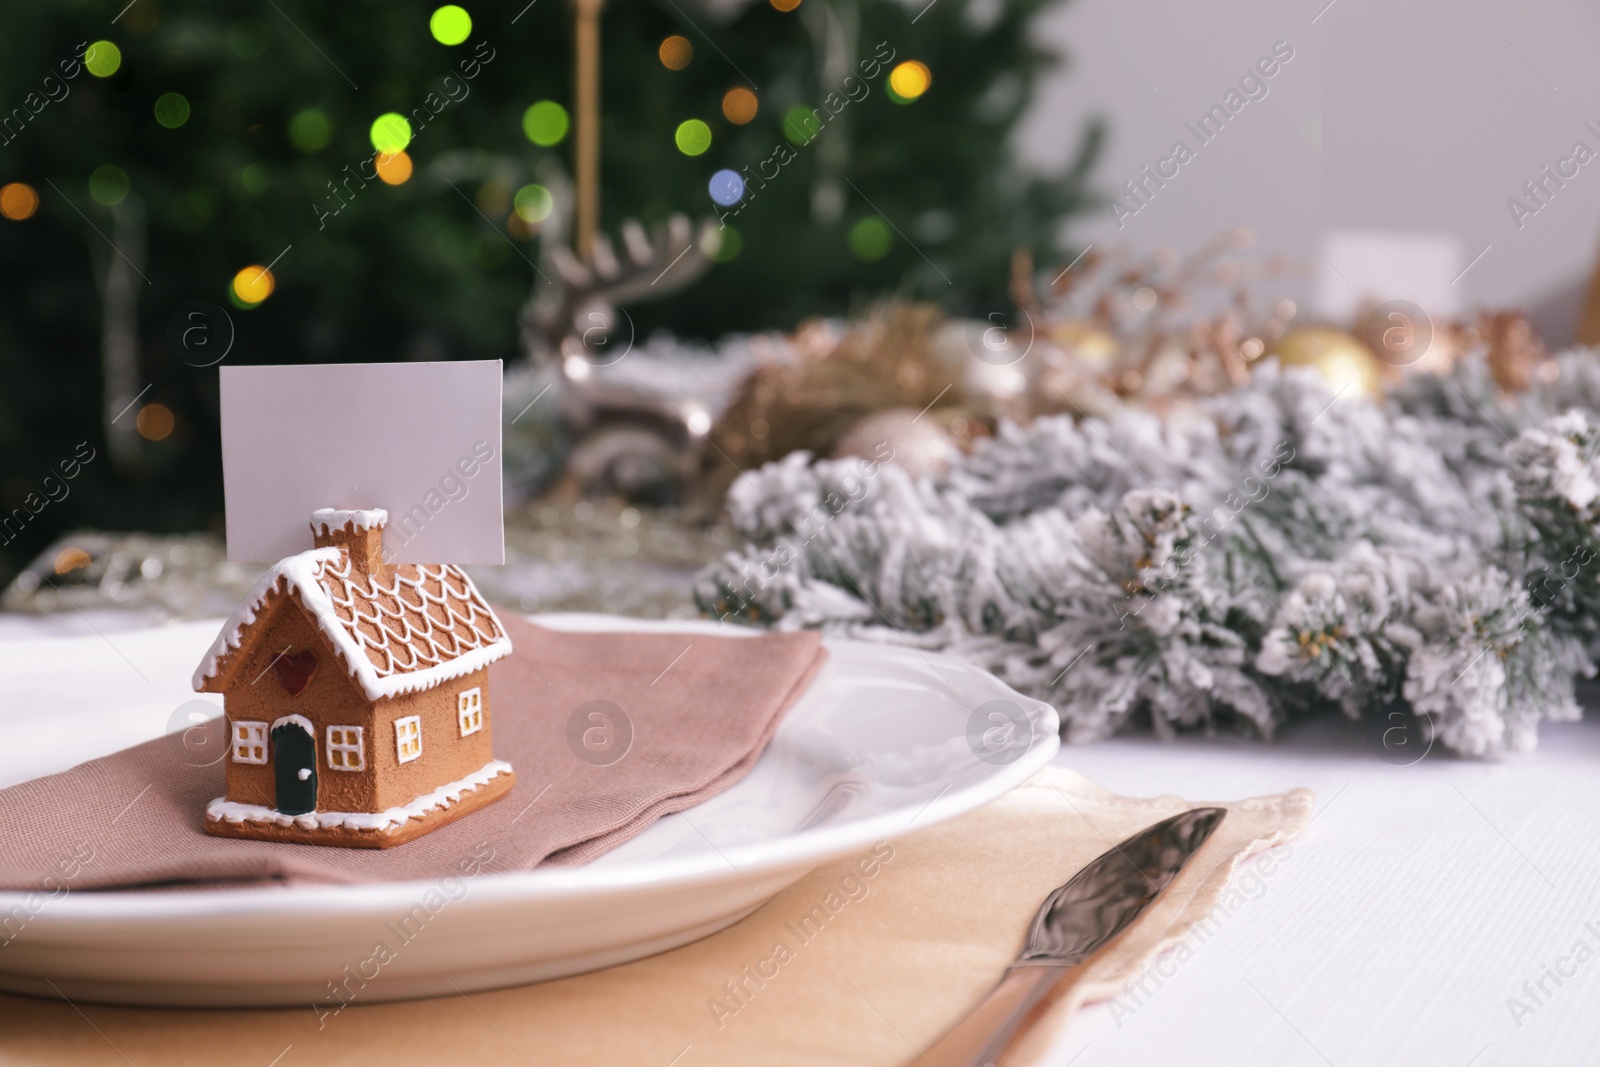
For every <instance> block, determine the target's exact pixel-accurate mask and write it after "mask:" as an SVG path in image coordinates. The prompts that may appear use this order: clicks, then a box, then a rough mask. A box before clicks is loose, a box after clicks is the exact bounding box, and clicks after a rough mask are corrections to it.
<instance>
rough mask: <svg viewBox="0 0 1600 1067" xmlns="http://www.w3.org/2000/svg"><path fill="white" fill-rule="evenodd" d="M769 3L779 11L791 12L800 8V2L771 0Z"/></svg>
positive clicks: (798, 0)
mask: <svg viewBox="0 0 1600 1067" xmlns="http://www.w3.org/2000/svg"><path fill="white" fill-rule="evenodd" d="M771 2H772V6H773V7H775V8H777V9H778V10H779V11H793V10H794V9H795V8H797V7H799V6H800V0H771Z"/></svg>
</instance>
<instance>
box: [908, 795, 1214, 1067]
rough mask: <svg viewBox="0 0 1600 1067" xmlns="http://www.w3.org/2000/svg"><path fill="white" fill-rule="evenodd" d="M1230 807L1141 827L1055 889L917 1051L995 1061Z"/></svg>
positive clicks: (967, 1064) (933, 1059)
mask: <svg viewBox="0 0 1600 1067" xmlns="http://www.w3.org/2000/svg"><path fill="white" fill-rule="evenodd" d="M1227 814H1228V812H1227V809H1225V808H1194V809H1192V810H1190V811H1186V812H1183V813H1182V814H1180V815H1174V816H1173V817H1172V818H1170V819H1163V820H1162V821H1161V822H1158V823H1156V824H1155V825H1154V826H1151V827H1148V828H1146V829H1144V830H1141V831H1140V832H1139V833H1137V834H1134V835H1133V836H1132V837H1130V838H1128V839H1127V840H1126V841H1123V842H1122V843H1121V844H1118V845H1113V846H1112V848H1111V849H1110V851H1108V852H1106V853H1104V854H1103V855H1101V856H1099V857H1098V858H1097V859H1095V860H1094V861H1093V862H1091V863H1090V864H1089V865H1088V866H1087V867H1085V868H1083V870H1081V871H1079V872H1078V873H1077V874H1075V875H1073V876H1072V877H1071V878H1070V879H1069V880H1068V881H1067V882H1066V884H1065V885H1062V886H1060V887H1059V888H1057V889H1056V890H1054V891H1053V892H1052V893H1051V894H1050V895H1049V896H1048V897H1046V898H1045V900H1044V903H1043V904H1041V905H1039V910H1038V912H1037V913H1036V914H1035V915H1034V917H1033V922H1031V923H1030V924H1029V925H1028V933H1027V936H1026V937H1025V938H1024V939H1023V943H1022V951H1021V952H1019V953H1018V954H1017V958H1016V960H1015V961H1013V962H1012V964H1011V966H1009V967H1007V968H1006V971H1005V974H1004V975H1003V976H1002V977H1001V979H1000V981H999V982H998V983H996V984H995V987H994V989H992V990H991V991H990V992H989V994H988V995H987V996H986V997H984V998H983V1000H982V1001H981V1002H979V1004H978V1006H977V1007H975V1008H973V1009H972V1010H971V1011H970V1012H968V1013H967V1015H966V1016H965V1017H964V1018H962V1020H961V1021H960V1022H958V1023H957V1024H956V1025H955V1026H953V1027H951V1028H950V1029H949V1030H948V1031H946V1032H945V1034H944V1035H943V1036H942V1037H940V1038H939V1040H937V1041H935V1042H934V1043H933V1045H932V1046H931V1047H929V1048H928V1049H926V1050H925V1051H923V1052H921V1053H918V1055H917V1056H916V1057H915V1058H913V1059H912V1060H910V1061H908V1064H907V1067H910V1065H911V1064H919V1065H923V1067H928V1065H931V1067H994V1065H995V1064H998V1063H999V1062H1000V1060H1001V1058H1002V1057H1003V1056H1004V1055H1005V1053H1006V1051H1007V1050H1008V1049H1009V1048H1010V1047H1011V1045H1012V1042H1013V1041H1014V1040H1015V1038H1016V1037H1017V1036H1018V1035H1019V1034H1020V1033H1021V1032H1022V1031H1023V1029H1024V1024H1025V1023H1027V1022H1028V1021H1029V1020H1030V1019H1031V1018H1032V1017H1033V1015H1034V1014H1035V1013H1036V1011H1037V1010H1038V1009H1039V1008H1040V1007H1042V1005H1043V1004H1044V1003H1045V1002H1046V1001H1047V1000H1048V999H1049V997H1050V994H1051V993H1052V992H1054V991H1056V990H1058V989H1061V988H1064V987H1065V985H1066V984H1067V982H1068V980H1069V978H1070V977H1071V976H1072V975H1073V974H1074V972H1079V971H1081V970H1082V969H1083V968H1084V966H1085V965H1086V964H1087V963H1089V961H1090V960H1091V959H1093V957H1094V956H1095V954H1096V953H1097V952H1099V951H1100V950H1101V949H1103V948H1105V947H1106V946H1107V945H1108V944H1110V943H1111V941H1113V940H1114V939H1115V938H1116V936H1117V935H1118V934H1120V933H1121V932H1122V931H1123V930H1126V929H1127V928H1128V926H1129V925H1130V924H1132V922H1133V921H1134V920H1135V919H1137V918H1138V917H1139V916H1140V915H1141V914H1143V913H1144V910H1145V909H1146V908H1148V907H1149V906H1150V905H1151V903H1153V902H1154V901H1155V899H1156V897H1157V896H1159V895H1160V893H1161V891H1162V890H1163V889H1165V888H1166V887H1167V886H1168V885H1169V884H1171V882H1172V880H1173V879H1174V878H1176V877H1177V876H1178V872H1179V871H1181V870H1183V868H1184V866H1185V865H1186V864H1187V863H1188V862H1189V860H1190V859H1191V858H1192V857H1193V856H1194V854H1195V853H1196V852H1198V851H1200V847H1201V846H1202V845H1204V844H1205V843H1206V841H1207V839H1208V838H1210V837H1211V834H1212V832H1213V831H1215V830H1216V828H1217V826H1218V825H1220V824H1221V822H1222V820H1223V818H1225V817H1226V816H1227Z"/></svg>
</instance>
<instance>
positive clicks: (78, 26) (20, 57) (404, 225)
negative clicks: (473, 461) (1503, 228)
mask: <svg viewBox="0 0 1600 1067" xmlns="http://www.w3.org/2000/svg"><path fill="white" fill-rule="evenodd" d="M1048 2H1049V0H1025V2H1017V3H1003V4H1002V3H998V2H994V0H940V2H938V3H936V4H932V5H929V6H927V7H926V8H922V9H920V10H917V9H913V8H910V7H907V6H905V5H902V4H899V3H894V2H890V0H803V2H801V3H799V4H798V5H794V4H791V3H789V0H780V2H779V3H778V4H776V5H774V4H769V3H757V2H749V3H745V4H739V5H733V6H731V7H730V6H729V5H728V4H726V3H717V4H714V5H709V6H702V5H700V4H692V3H689V2H687V0H681V2H678V3H673V2H662V3H642V2H636V0H613V2H612V3H611V4H610V5H609V6H608V7H607V9H606V11H605V13H604V16H603V21H602V63H601V76H602V84H601V103H602V109H601V115H602V118H601V127H600V142H601V171H600V205H601V216H600V225H601V228H602V229H603V230H605V231H607V232H616V230H617V229H618V227H619V226H620V224H621V222H622V221H623V220H624V219H627V218H638V219H640V220H642V221H644V222H645V223H646V224H651V223H655V222H658V221H660V220H662V219H664V218H666V217H667V216H669V215H671V214H674V213H687V214H689V215H691V216H694V217H705V218H708V219H714V218H715V217H716V216H717V215H718V214H721V215H723V216H726V224H725V227H726V228H724V229H722V230H721V231H720V232H719V238H720V240H718V241H716V242H715V248H716V251H715V253H714V258H715V259H717V260H718V262H717V263H716V264H715V265H714V266H713V268H712V269H711V270H710V271H709V272H708V273H707V274H706V276H705V277H704V278H703V279H701V280H700V281H699V282H698V283H697V284H696V285H694V286H693V287H692V288H690V289H688V290H686V291H683V292H681V293H679V294H677V295H675V296H674V297H673V299H671V300H670V301H661V302H657V303H656V304H654V305H640V306H639V307H637V308H636V309H634V318H635V322H636V324H637V327H638V329H639V331H640V334H641V336H642V335H645V334H647V333H648V332H649V331H651V330H654V329H657V328H665V329H669V330H672V331H675V332H678V333H680V334H682V335H685V336H691V337H692V336H714V335H716V334H720V333H723V332H725V331H730V330H741V329H754V328H773V327H778V328H782V327H786V326H789V325H792V324H793V323H795V322H796V321H798V320H799V319H800V318H802V317H805V316H809V315H817V314H838V313H844V312H847V311H849V310H850V309H851V308H852V306H854V305H855V304H856V303H857V302H858V301H860V300H862V299H864V298H866V297H870V296H874V295H877V294H881V293H885V292H899V293H908V294H912V295H916V296H919V297H925V298H930V299H936V300H939V301H941V302H943V303H945V304H946V305H947V306H948V307H950V308H951V309H952V310H955V311H962V310H988V309H992V308H994V307H996V306H1004V303H1005V299H1006V298H1005V292H1006V290H1005V286H1006V282H1007V275H1008V262H1009V259H1010V256H1011V255H1012V252H1013V250H1014V249H1015V248H1017V247H1027V248H1029V249H1031V250H1032V251H1033V252H1034V254H1035V255H1036V256H1038V257H1039V258H1041V259H1045V258H1049V257H1050V256H1052V255H1053V254H1055V253H1056V252H1057V248H1056V242H1057V240H1058V239H1059V232H1060V230H1061V225H1062V222H1063V220H1064V219H1065V218H1067V217H1068V216H1069V215H1070V214H1071V213H1072V212H1073V211H1075V210H1077V209H1078V208H1080V207H1082V206H1083V205H1084V202H1085V198H1086V196H1087V194H1086V192H1085V186H1084V172H1085V170H1086V168H1087V166H1088V164H1089V162H1090V160H1091V159H1092V157H1093V155H1094V149H1095V146H1096V143H1097V133H1096V131H1093V130H1091V131H1089V132H1088V133H1086V134H1085V136H1084V139H1083V143H1082V148H1081V151H1080V153H1079V156H1078V162H1077V163H1076V164H1074V165H1073V167H1072V168H1070V169H1069V170H1068V171H1067V172H1065V173H1063V174H1059V175H1052V176H1045V177H1040V176H1032V177H1030V176H1027V175H1025V174H1024V172H1023V170H1022V168H1021V167H1020V166H1019V164H1018V163H1017V161H1016V158H1015V155H1014V152H1013V149H1012V147H1011V145H1010V138H1011V133H1012V130H1013V127H1014V126H1015V124H1016V121H1017V119H1018V117H1019V116H1020V114H1021V113H1022V111H1023V110H1024V109H1025V107H1026V106H1027V104H1028V102H1029V100H1030V98H1031V96H1032V93H1033V88H1034V84H1035V81H1036V79H1037V77H1038V76H1039V74H1040V73H1041V72H1042V71H1044V70H1045V69H1046V68H1047V67H1048V66H1049V65H1050V63H1052V62H1053V57H1051V56H1050V55H1048V54H1046V53H1045V52H1044V51H1042V50H1041V49H1040V48H1039V47H1038V46H1037V45H1036V44H1035V43H1034V42H1033V40H1032V37H1031V27H1032V25H1033V23H1034V21H1035V19H1036V17H1037V16H1038V14H1039V13H1040V11H1041V10H1043V9H1044V7H1046V6H1047V4H1048ZM463 7H464V9H465V10H463V9H462V7H455V6H453V5H452V6H446V7H439V6H437V5H435V4H419V3H413V2H409V0H398V2H395V3H389V4H363V5H310V4H298V3H296V4H291V3H282V4H278V5H268V6H266V7H262V6H261V5H259V4H255V3H245V2H243V0H206V2H200V0H134V2H133V3H130V4H128V5H127V6H126V7H125V8H121V10H117V9H115V6H107V5H102V4H91V3H88V2H87V0H62V2H60V3H53V4H48V5H42V4H41V5H16V6H13V7H12V8H10V9H8V10H7V11H6V13H5V14H4V15H3V16H0V19H3V21H4V27H5V32H4V33H3V34H0V109H4V110H0V186H4V187H6V188H7V190H8V192H7V194H6V195H5V198H4V205H3V206H4V207H5V211H4V214H5V216H6V217H5V218H0V277H4V278H5V284H4V286H3V288H0V360H3V361H4V365H5V377H6V381H7V383H8V385H9V386H10V388H8V389H6V390H4V391H3V392H0V455H3V456H4V458H5V461H6V462H5V464H4V471H5V473H4V476H3V478H0V515H13V513H14V512H15V511H16V509H18V508H21V509H23V511H24V513H25V514H24V515H22V516H20V517H19V518H18V519H17V521H15V522H13V524H12V526H13V528H8V530H7V532H6V533H5V535H4V537H3V541H4V543H3V544H0V562H3V563H4V566H3V567H0V573H3V571H4V570H5V569H7V568H10V567H15V566H16V565H17V564H18V563H19V562H20V561H21V560H22V559H24V558H26V557H27V555H29V554H31V552H33V551H36V550H37V549H38V547H40V546H41V545H42V544H44V543H46V541H47V540H48V539H49V538H50V537H51V536H53V535H54V534H55V533H58V532H59V531H60V530H62V529H64V528H66V527H68V526H71V525H79V524H93V525H100V526H121V527H137V528H151V529H187V528H196V527H202V526H205V525H206V524H207V523H214V522H215V520H216V517H217V512H218V510H219V508H220V477H219V470H218V454H219V448H218V445H217V423H216V371H215V370H214V369H212V366H211V364H213V361H214V360H215V359H216V358H218V357H220V356H221V355H222V353H223V352H224V351H226V360H227V361H228V362H234V363H238V362H246V363H248V362H273V363H281V362H296V361H309V362H330V361H377V360H408V359H450V358H503V359H506V360H508V361H509V360H514V359H516V358H517V357H518V354H519V346H518V315H519V310H520V309H521V307H522V305H523V304H524V303H525V301H526V300H527V299H528V297H529V294H530V292H531V291H533V290H534V289H535V288H536V287H537V286H539V285H541V284H545V282H544V280H543V279H541V278H540V276H539V275H538V273H537V266H536V265H537V264H538V263H539V262H540V255H541V250H540V242H541V240H543V239H546V235H545V233H544V231H545V230H546V229H547V228H548V227H550V226H551V220H552V218H553V217H556V216H555V213H556V212H557V210H558V209H560V208H561V207H562V206H563V205H562V204H560V202H559V200H560V198H561V197H564V196H567V195H569V192H568V190H569V189H570V177H569V175H570V174H571V150H572V140H573V131H572V123H571V119H572V114H573V99H572V97H573V81H574V73H573V58H572V57H573V42H572V25H571V17H570V12H569V11H568V9H567V8H566V7H565V6H564V5H561V4H551V3H545V4H528V5H526V6H522V5H517V4H513V5H508V6H504V7H496V8H492V9H486V8H483V7H481V6H478V5H475V4H471V3H467V4H465V5H463ZM780 7H783V8H789V10H780V9H779V8H780ZM673 38H679V39H681V40H682V41H683V42H686V43H687V45H688V48H687V50H685V51H683V52H682V54H673V55H669V53H670V52H671V51H672V49H671V48H669V47H668V46H667V42H668V41H669V39H673ZM672 47H673V48H677V47H679V45H678V44H677V43H674V44H673V45H672ZM752 112H753V113H752ZM386 116H395V117H386ZM396 117H397V118H396ZM380 150H387V153H388V154H387V155H385V154H383V153H382V152H381V151H380ZM780 150H781V154H783V155H785V156H786V157H792V158H786V159H785V161H784V162H783V163H781V164H776V163H774V162H771V161H772V160H774V158H775V156H776V155H777V154H780ZM380 164H381V165H380ZM724 171H726V172H731V173H733V174H736V175H739V176H740V181H741V182H742V183H743V185H744V188H743V190H742V195H741V196H737V197H734V196H733V195H732V191H731V186H730V185H729V180H728V178H727V176H726V175H724V176H723V177H722V178H721V179H720V181H721V184H720V185H719V184H718V180H717V179H716V176H717V175H718V173H719V172H724ZM718 199H721V200H723V201H727V203H725V204H719V203H718V202H717V201H718ZM564 239H570V237H565V238H564ZM224 313H225V314H224ZM80 442H86V443H87V444H88V447H89V448H90V449H92V450H93V451H94V454H95V458H94V459H93V460H92V461H90V462H89V463H88V464H86V465H85V466H84V469H83V471H82V472H81V473H80V475H79V476H78V477H77V478H76V479H74V481H73V483H72V487H71V493H70V495H68V496H66V497H65V498H63V499H61V500H59V501H53V502H52V503H51V504H50V506H49V507H48V508H46V509H43V510H40V511H37V512H34V511H32V510H31V509H30V508H29V507H28V506H27V501H28V499H29V498H28V494H29V493H30V492H32V491H33V490H34V489H36V488H37V486H38V485H39V482H40V479H41V478H42V477H43V476H44V475H46V474H48V473H49V472H51V471H52V470H53V469H55V467H56V466H57V465H58V464H59V462H60V461H61V460H63V459H66V458H70V457H72V456H73V455H74V452H75V449H77V448H78V446H79V444H80ZM24 520H25V521H24Z"/></svg>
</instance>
